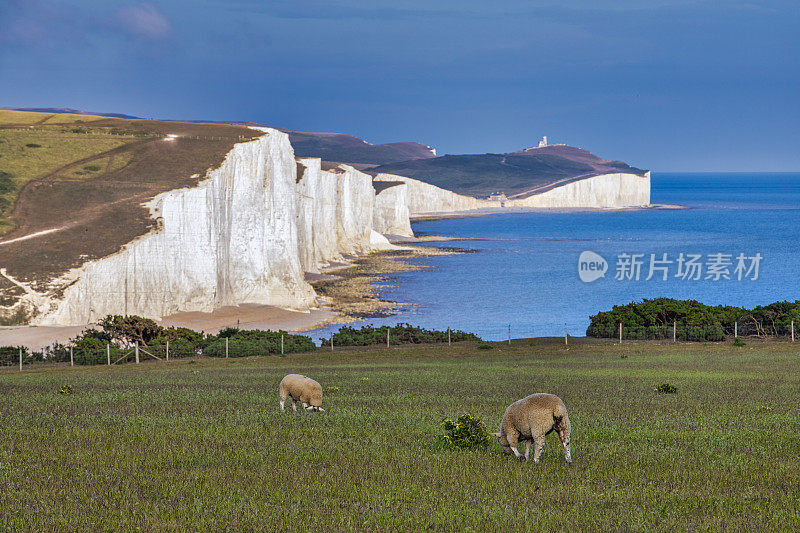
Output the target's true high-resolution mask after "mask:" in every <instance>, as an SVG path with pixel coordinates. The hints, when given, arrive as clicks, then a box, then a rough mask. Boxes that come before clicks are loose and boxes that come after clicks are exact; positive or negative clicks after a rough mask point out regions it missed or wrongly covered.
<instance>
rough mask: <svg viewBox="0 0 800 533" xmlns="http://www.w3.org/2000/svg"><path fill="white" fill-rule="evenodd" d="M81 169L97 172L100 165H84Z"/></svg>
mask: <svg viewBox="0 0 800 533" xmlns="http://www.w3.org/2000/svg"><path fill="white" fill-rule="evenodd" d="M83 170H88V171H89V172H97V171H98V170H100V167H99V166H97V165H86V166H85V167H83Z"/></svg>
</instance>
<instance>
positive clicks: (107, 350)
mask: <svg viewBox="0 0 800 533" xmlns="http://www.w3.org/2000/svg"><path fill="white" fill-rule="evenodd" d="M106 362H107V363H108V366H111V344H110V343H108V342H107V343H106Z"/></svg>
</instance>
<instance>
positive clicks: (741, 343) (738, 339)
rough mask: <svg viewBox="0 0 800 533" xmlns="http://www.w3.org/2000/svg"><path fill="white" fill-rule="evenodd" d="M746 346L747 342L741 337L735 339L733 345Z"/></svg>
mask: <svg viewBox="0 0 800 533" xmlns="http://www.w3.org/2000/svg"><path fill="white" fill-rule="evenodd" d="M745 344H747V343H745V342H744V341H743V340H742V338H741V337H736V338H735V339H733V345H734V346H744V345H745Z"/></svg>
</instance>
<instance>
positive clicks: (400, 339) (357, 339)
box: [320, 324, 481, 346]
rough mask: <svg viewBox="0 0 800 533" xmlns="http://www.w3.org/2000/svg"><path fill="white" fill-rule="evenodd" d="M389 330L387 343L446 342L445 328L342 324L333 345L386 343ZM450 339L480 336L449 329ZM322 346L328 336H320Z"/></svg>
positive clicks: (327, 343)
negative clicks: (355, 326) (324, 337)
mask: <svg viewBox="0 0 800 533" xmlns="http://www.w3.org/2000/svg"><path fill="white" fill-rule="evenodd" d="M387 330H388V331H389V344H392V345H401V344H434V343H442V342H447V330H444V331H441V330H433V329H425V328H421V327H419V326H412V325H411V324H397V325H395V326H381V327H379V328H376V327H374V326H372V325H369V326H363V327H361V328H358V329H356V328H353V327H350V326H343V327H341V328H339V332H338V333H334V335H333V345H334V346H370V345H374V344H386V332H387ZM450 340H451V341H452V342H459V341H479V340H481V339H480V337H478V336H477V335H475V334H474V333H467V332H464V331H458V330H451V331H450ZM320 341H322V346H330V345H331V341H330V338H328V339H323V338H321V339H320Z"/></svg>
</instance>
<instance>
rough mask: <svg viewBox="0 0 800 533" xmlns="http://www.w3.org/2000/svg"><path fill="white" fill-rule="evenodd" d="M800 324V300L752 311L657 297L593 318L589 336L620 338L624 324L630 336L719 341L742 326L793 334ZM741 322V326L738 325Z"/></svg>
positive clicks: (754, 331)
mask: <svg viewBox="0 0 800 533" xmlns="http://www.w3.org/2000/svg"><path fill="white" fill-rule="evenodd" d="M792 321H794V322H795V323H796V324H800V300H797V301H795V302H775V303H772V304H769V305H767V306H758V307H755V308H754V309H751V310H748V309H744V308H741V307H731V306H724V305H718V306H708V305H705V304H702V303H700V302H697V301H695V300H673V299H671V298H656V299H653V300H642V301H641V302H632V303H629V304H626V305H615V306H614V307H613V308H612V309H611V310H610V311H603V312H600V313H597V314H596V315H594V316H592V317H591V323H590V324H589V327H588V328H587V329H586V335H587V336H588V337H601V338H616V337H617V336H618V335H619V324H620V323H621V324H622V328H623V337H624V338H626V339H669V338H672V327H673V323H677V328H676V331H675V333H676V337H677V338H678V339H681V340H689V341H697V342H705V341H712V342H718V341H722V340H725V337H726V336H729V335H733V334H734V331H736V330H737V329H738V331H739V332H741V333H743V334H745V335H758V336H778V335H789V334H790V333H791V324H792ZM737 324H738V328H737Z"/></svg>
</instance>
